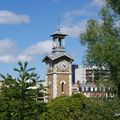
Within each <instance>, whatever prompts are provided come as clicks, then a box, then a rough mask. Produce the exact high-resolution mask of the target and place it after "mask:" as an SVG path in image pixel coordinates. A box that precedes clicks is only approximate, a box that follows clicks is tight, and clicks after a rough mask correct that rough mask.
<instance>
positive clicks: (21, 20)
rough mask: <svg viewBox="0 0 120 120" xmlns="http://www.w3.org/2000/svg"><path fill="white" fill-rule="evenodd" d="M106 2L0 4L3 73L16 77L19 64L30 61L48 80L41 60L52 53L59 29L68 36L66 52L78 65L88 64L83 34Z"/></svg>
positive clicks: (21, 0) (3, 0)
mask: <svg viewBox="0 0 120 120" xmlns="http://www.w3.org/2000/svg"><path fill="white" fill-rule="evenodd" d="M103 5H104V2H103V0H0V73H3V74H6V73H10V74H12V75H13V76H15V75H16V74H15V73H14V71H13V68H14V67H17V61H18V60H21V61H28V62H29V67H36V72H37V73H38V74H40V76H41V79H44V78H45V64H44V63H42V58H43V57H44V56H45V54H46V53H49V52H50V51H51V47H52V38H50V35H51V34H52V33H54V32H55V31H57V28H58V19H60V20H59V21H60V29H61V31H62V32H63V33H67V34H68V37H66V51H67V53H69V54H71V55H72V56H73V57H74V59H75V61H74V63H75V64H79V65H80V64H83V63H84V61H85V50H86V48H85V47H84V46H81V45H80V42H79V40H80V38H79V36H80V33H81V32H82V31H84V30H85V28H86V22H87V20H88V19H90V18H94V19H98V11H99V9H100V8H101V7H102V6H103Z"/></svg>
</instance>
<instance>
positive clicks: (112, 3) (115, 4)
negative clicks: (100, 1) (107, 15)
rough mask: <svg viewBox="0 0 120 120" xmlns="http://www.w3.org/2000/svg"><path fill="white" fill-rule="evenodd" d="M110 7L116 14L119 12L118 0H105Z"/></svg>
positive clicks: (119, 0)
mask: <svg viewBox="0 0 120 120" xmlns="http://www.w3.org/2000/svg"><path fill="white" fill-rule="evenodd" d="M106 2H107V3H108V4H109V5H110V7H111V8H112V9H113V10H114V11H115V12H116V13H118V14H120V0H106Z"/></svg>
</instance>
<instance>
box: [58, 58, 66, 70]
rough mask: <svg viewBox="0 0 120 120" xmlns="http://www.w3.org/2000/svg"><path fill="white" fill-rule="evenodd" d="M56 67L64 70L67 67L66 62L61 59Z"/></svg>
mask: <svg viewBox="0 0 120 120" xmlns="http://www.w3.org/2000/svg"><path fill="white" fill-rule="evenodd" d="M58 67H59V69H60V70H66V69H67V68H68V62H67V61H66V60H63V61H61V62H60V63H59V64H58Z"/></svg>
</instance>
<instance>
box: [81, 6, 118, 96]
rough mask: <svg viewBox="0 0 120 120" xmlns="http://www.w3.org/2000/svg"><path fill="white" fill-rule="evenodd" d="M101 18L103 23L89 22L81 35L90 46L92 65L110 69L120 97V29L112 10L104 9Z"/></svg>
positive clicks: (89, 57) (89, 59) (89, 54)
mask: <svg viewBox="0 0 120 120" xmlns="http://www.w3.org/2000/svg"><path fill="white" fill-rule="evenodd" d="M100 17H101V21H97V20H94V19H90V20H88V23H87V28H86V31H85V32H84V33H82V34H81V43H82V44H86V45H87V46H88V53H87V60H88V62H89V63H90V64H94V65H97V66H99V67H100V68H102V66H105V67H107V68H109V70H110V73H111V80H112V82H113V83H114V84H115V86H116V89H117V95H118V96H119V97H120V29H119V26H118V25H117V24H116V19H115V17H114V13H113V12H112V11H111V9H110V8H107V7H104V8H103V9H102V10H101V12H100Z"/></svg>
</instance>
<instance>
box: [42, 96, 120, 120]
mask: <svg viewBox="0 0 120 120" xmlns="http://www.w3.org/2000/svg"><path fill="white" fill-rule="evenodd" d="M114 103H116V101H106V100H99V99H90V98H86V97H85V96H84V95H82V94H73V95H72V96H70V97H59V98H56V99H54V100H53V101H52V102H50V103H48V105H47V111H46V112H44V113H43V115H42V117H41V119H42V120H107V119H109V120H115V117H114V114H115V112H114V111H115V110H119V107H120V104H117V107H116V106H114V105H115V104H114ZM117 113H119V111H118V112H117Z"/></svg>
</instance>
